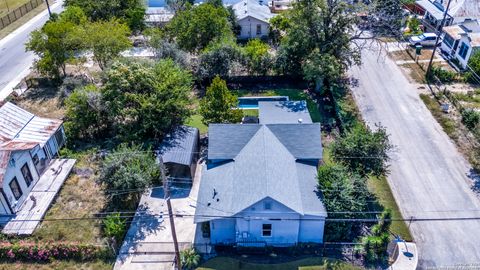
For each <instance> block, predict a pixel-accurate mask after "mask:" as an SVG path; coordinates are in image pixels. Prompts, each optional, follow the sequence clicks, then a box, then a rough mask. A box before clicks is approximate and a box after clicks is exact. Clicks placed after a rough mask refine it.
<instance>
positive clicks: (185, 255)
mask: <svg viewBox="0 0 480 270" xmlns="http://www.w3.org/2000/svg"><path fill="white" fill-rule="evenodd" d="M200 259H201V258H200V255H198V253H197V252H196V251H195V249H193V248H189V249H185V250H182V251H181V252H180V261H181V262H182V268H183V269H194V268H195V267H197V266H198V264H199V263H200Z"/></svg>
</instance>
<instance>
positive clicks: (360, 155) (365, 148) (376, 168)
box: [332, 124, 393, 175]
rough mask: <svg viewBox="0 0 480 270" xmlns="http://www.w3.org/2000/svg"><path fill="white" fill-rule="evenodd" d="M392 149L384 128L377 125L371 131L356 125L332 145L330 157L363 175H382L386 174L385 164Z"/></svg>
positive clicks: (363, 126)
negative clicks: (374, 129)
mask: <svg viewBox="0 0 480 270" xmlns="http://www.w3.org/2000/svg"><path fill="white" fill-rule="evenodd" d="M392 149H393V145H391V144H390V142H389V139H388V134H387V131H386V129H385V128H384V127H382V126H380V125H378V126H377V130H376V131H371V130H370V129H369V128H368V127H367V126H365V125H363V124H357V125H355V126H354V127H353V128H352V129H351V130H348V131H347V132H346V133H345V134H344V135H343V136H342V137H341V138H339V139H338V140H337V141H336V142H335V143H333V146H332V156H333V158H334V159H335V160H336V161H338V162H342V163H344V164H346V165H347V166H348V167H350V168H351V169H353V170H356V171H358V172H359V173H361V174H363V175H365V174H369V173H371V174H374V175H382V174H384V173H386V172H387V169H388V167H387V164H386V163H387V162H388V161H389V160H390V158H389V156H388V154H389V151H390V150H392Z"/></svg>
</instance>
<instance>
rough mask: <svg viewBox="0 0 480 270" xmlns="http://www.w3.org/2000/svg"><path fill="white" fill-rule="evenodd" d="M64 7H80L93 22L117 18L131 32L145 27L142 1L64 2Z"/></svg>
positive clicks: (87, 0)
mask: <svg viewBox="0 0 480 270" xmlns="http://www.w3.org/2000/svg"><path fill="white" fill-rule="evenodd" d="M65 6H67V7H69V6H76V7H80V8H81V9H82V10H83V11H84V12H85V14H86V15H87V16H88V17H89V18H90V19H91V20H93V21H109V20H111V19H113V18H118V19H120V20H122V21H123V22H125V23H126V24H127V25H128V26H129V28H130V29H132V30H142V29H143V28H144V27H145V3H144V1H142V0H65Z"/></svg>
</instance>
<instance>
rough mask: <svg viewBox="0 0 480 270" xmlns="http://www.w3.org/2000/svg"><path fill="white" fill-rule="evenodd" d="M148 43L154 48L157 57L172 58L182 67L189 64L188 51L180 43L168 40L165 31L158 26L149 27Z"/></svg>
mask: <svg viewBox="0 0 480 270" xmlns="http://www.w3.org/2000/svg"><path fill="white" fill-rule="evenodd" d="M149 30H150V31H149V32H148V33H147V34H148V36H149V39H148V45H149V46H150V47H151V48H152V49H153V52H154V53H155V57H156V58H157V59H168V58H170V59H172V60H173V61H174V62H175V63H177V64H179V65H180V66H182V67H187V66H188V62H189V59H188V53H187V52H185V51H183V50H181V49H180V48H179V47H178V44H177V43H175V42H173V41H168V40H167V39H166V38H165V37H164V34H163V32H162V31H161V30H160V29H158V28H152V29H149Z"/></svg>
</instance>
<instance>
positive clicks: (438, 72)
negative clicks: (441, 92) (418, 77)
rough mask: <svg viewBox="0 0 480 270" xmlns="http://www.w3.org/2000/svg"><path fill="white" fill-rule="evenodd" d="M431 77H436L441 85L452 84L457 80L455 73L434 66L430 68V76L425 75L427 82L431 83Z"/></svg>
mask: <svg viewBox="0 0 480 270" xmlns="http://www.w3.org/2000/svg"><path fill="white" fill-rule="evenodd" d="M433 77H436V78H437V79H438V80H440V82H442V83H452V82H455V81H457V79H458V76H457V73H456V72H454V71H449V70H445V69H443V68H441V67H436V66H432V69H431V71H430V74H427V80H428V81H432V79H433Z"/></svg>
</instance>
